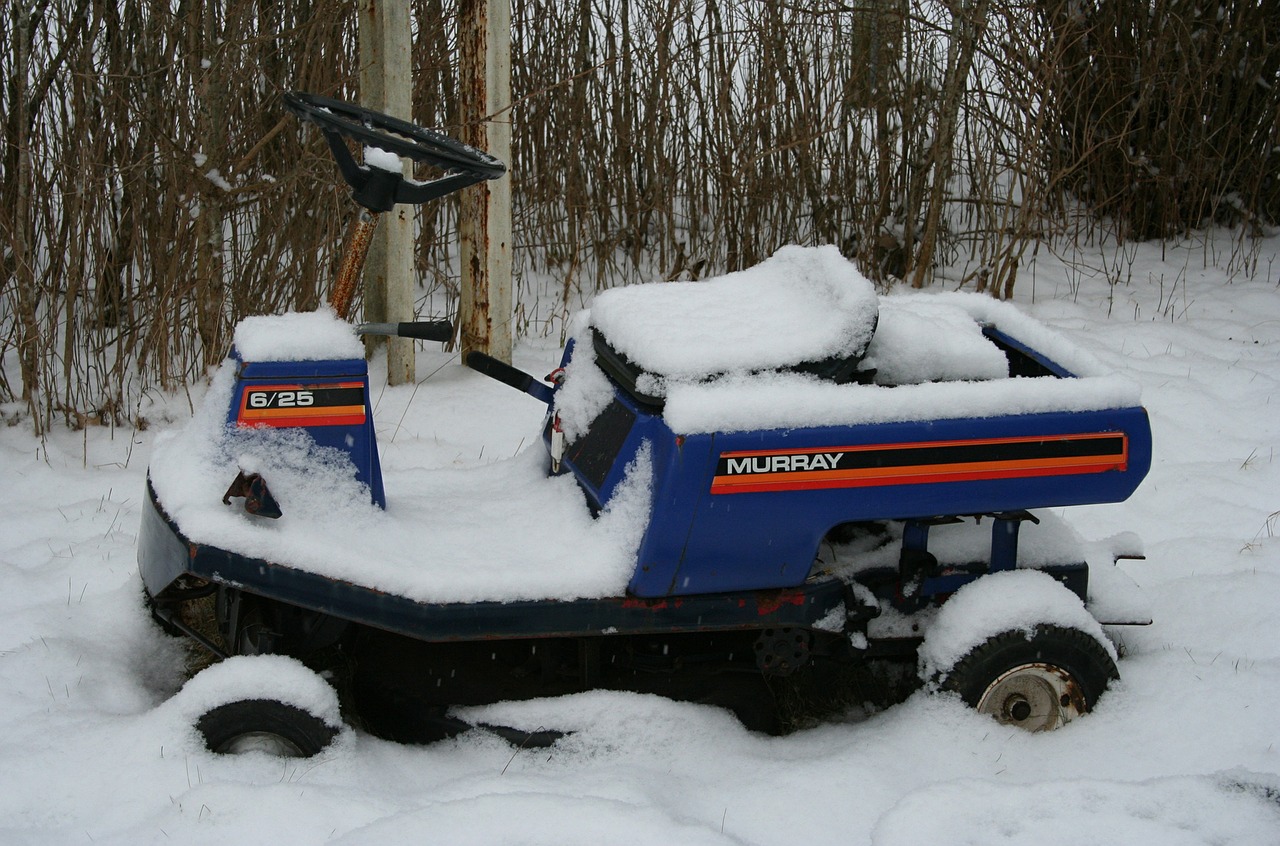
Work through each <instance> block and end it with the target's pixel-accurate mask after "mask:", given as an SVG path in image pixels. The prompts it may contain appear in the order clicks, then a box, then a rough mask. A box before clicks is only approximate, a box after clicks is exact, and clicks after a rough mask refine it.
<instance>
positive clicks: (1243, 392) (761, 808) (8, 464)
mask: <svg viewBox="0 0 1280 846" xmlns="http://www.w3.org/2000/svg"><path fill="white" fill-rule="evenodd" d="M1230 251H1231V243H1230V238H1229V236H1228V235H1226V234H1221V235H1219V236H1218V238H1217V240H1216V241H1215V242H1211V243H1206V241H1205V240H1204V239H1203V238H1201V239H1197V240H1194V241H1192V242H1188V243H1187V244H1185V245H1182V246H1180V247H1178V248H1176V249H1174V248H1170V249H1167V250H1162V248H1161V247H1160V246H1158V245H1143V246H1139V247H1137V248H1134V247H1130V248H1128V253H1127V255H1123V256H1121V258H1120V261H1118V262H1117V260H1116V258H1115V256H1113V255H1111V254H1109V253H1106V252H1100V251H1098V250H1097V249H1096V248H1095V249H1093V250H1092V251H1091V252H1089V253H1087V254H1085V255H1081V256H1077V257H1076V258H1075V260H1074V261H1073V262H1072V263H1070V264H1063V263H1062V262H1060V261H1058V260H1056V259H1052V258H1050V259H1046V258H1044V257H1043V256H1042V258H1041V259H1040V261H1039V263H1038V265H1037V266H1036V267H1035V268H1034V269H1032V268H1028V269H1027V270H1026V271H1025V272H1024V273H1023V275H1022V277H1021V278H1020V280H1019V282H1018V298H1017V301H1018V303H1019V305H1020V306H1021V307H1022V308H1023V309H1024V310H1025V311H1027V312H1028V313H1029V314H1031V315H1033V316H1035V317H1037V318H1038V319H1040V320H1041V321H1043V322H1045V323H1047V324H1049V325H1050V326H1052V327H1054V328H1056V329H1057V330H1059V331H1060V332H1062V333H1063V334H1065V335H1066V336H1067V337H1068V338H1070V339H1071V340H1073V341H1074V342H1075V343H1077V344H1078V345H1080V346H1082V347H1084V348H1086V349H1088V350H1089V351H1091V352H1092V353H1093V354H1094V355H1096V356H1097V357H1098V358H1099V359H1101V360H1102V361H1103V363H1104V364H1106V365H1107V366H1108V367H1110V368H1112V369H1114V370H1115V371H1117V372H1120V373H1123V374H1127V375H1129V376H1130V377H1132V378H1135V379H1137V380H1138V381H1139V382H1140V383H1141V386H1142V392H1143V402H1144V404H1145V405H1146V407H1147V408H1148V409H1149V411H1150V413H1151V425H1152V429H1153V437H1154V441H1155V457H1154V461H1153V465H1152V469H1151V473H1150V475H1149V476H1148V478H1147V480H1146V482H1144V484H1143V485H1142V487H1140V488H1139V490H1138V492H1137V493H1136V494H1135V495H1134V496H1133V497H1132V498H1131V499H1130V500H1129V501H1128V502H1126V503H1121V504H1117V505H1107V506H1092V507H1084V508H1074V509H1067V510H1066V512H1065V516H1066V518H1067V519H1068V520H1069V521H1070V522H1071V523H1072V524H1073V525H1074V526H1075V527H1076V528H1077V529H1078V530H1079V531H1080V532H1081V533H1082V534H1084V535H1085V536H1086V537H1087V538H1103V537H1107V536H1110V535H1113V534H1116V533H1117V532H1121V531H1126V530H1131V531H1134V532H1137V533H1138V534H1139V535H1140V536H1141V537H1142V538H1143V540H1144V541H1145V544H1146V552H1147V556H1148V557H1147V560H1146V561H1127V562H1122V566H1123V567H1124V569H1125V570H1126V571H1127V572H1128V573H1129V574H1130V575H1132V576H1133V577H1134V579H1136V580H1137V581H1138V582H1139V583H1140V584H1141V585H1142V586H1143V588H1144V589H1145V590H1146V592H1147V594H1148V596H1149V598H1150V599H1151V601H1152V604H1153V609H1154V613H1155V623H1154V625H1152V626H1150V627H1148V628H1142V629H1128V630H1125V631H1123V632H1113V635H1115V636H1117V638H1118V640H1119V641H1120V647H1121V650H1122V653H1123V658H1122V660H1121V661H1120V664H1119V667H1120V672H1121V675H1122V677H1123V678H1122V680H1121V681H1120V682H1119V683H1117V684H1115V685H1113V686H1112V688H1111V690H1110V691H1109V692H1108V693H1107V694H1105V695H1104V696H1103V698H1102V700H1101V701H1100V703H1099V705H1098V708H1097V709H1096V711H1095V712H1094V713H1093V714H1090V715H1088V716H1086V717H1085V718H1083V719H1081V720H1078V721H1077V722H1075V723H1072V724H1071V725H1069V726H1067V727H1066V728H1065V729H1063V730H1061V731H1058V732H1055V733H1052V734H1047V735H1028V734H1025V733H1022V732H1019V731H1017V730H1013V729H1004V728H1000V727H998V726H997V725H996V724H995V723H994V722H993V721H991V720H989V719H986V718H981V717H978V716H977V715H975V714H974V713H972V712H971V711H970V710H969V709H967V708H966V707H965V706H963V705H962V704H960V703H959V701H958V700H952V699H948V698H945V697H939V696H928V695H924V694H917V695H916V696H914V697H912V698H911V699H910V700H908V701H907V702H906V703H904V704H902V705H898V706H895V707H893V708H890V709H888V710H886V711H882V712H880V713H877V714H874V715H872V716H870V717H866V716H865V715H863V714H861V713H859V714H858V715H856V716H854V715H851V716H850V717H849V718H848V719H847V720H845V721H833V722H828V723H826V724H824V725H821V726H819V727H816V728H812V729H808V730H804V731H801V732H798V733H796V734H793V735H790V736H787V737H780V738H779V737H766V736H761V735H755V734H752V733H749V732H747V731H745V730H744V729H742V728H741V727H740V726H739V725H738V724H737V722H736V721H735V720H734V719H733V718H732V717H731V716H730V715H729V714H728V713H726V712H723V711H720V710H717V709H715V708H711V707H706V706H698V705H691V704H687V703H676V702H671V701H667V700H664V699H660V698H657V697H652V696H641V695H632V694H621V693H608V692H596V693H589V694H582V695H578V696H572V697H568V698H564V699H554V700H539V701H534V702H523V703H511V704H503V705H496V706H490V707H487V708H483V709H473V711H472V714H471V715H472V716H479V715H483V717H484V718H485V719H487V720H489V721H492V722H500V723H505V724H507V725H512V726H517V727H522V728H528V729H535V728H538V727H540V726H543V727H554V728H559V729H566V730H571V731H572V734H571V735H569V736H568V737H566V738H564V739H562V740H561V741H559V742H558V743H557V744H556V745H555V746H554V747H553V748H551V749H538V750H534V749H529V750H516V749H515V748H513V747H512V746H510V745H508V744H507V743H505V742H504V741H502V740H499V739H497V738H495V737H493V736H490V735H487V734H483V733H480V732H472V733H469V734H466V735H464V736H462V737H459V738H457V739H455V740H452V741H448V742H443V743H439V744H436V745H433V746H429V747H408V746H401V745H397V744H393V743H388V742H384V741H382V740H379V739H376V738H374V737H371V736H369V735H367V734H363V733H359V732H354V731H350V730H348V731H345V732H344V733H343V734H341V735H340V736H339V738H338V740H337V741H336V742H335V743H334V744H333V745H332V746H331V747H330V748H329V749H327V750H326V751H325V752H324V753H322V754H321V755H319V756H317V757H315V758H312V759H307V760H301V761H298V760H279V759H274V758H268V757H265V756H260V755H250V756H244V757H234V758H233V757H224V756H216V755H213V754H211V753H209V752H207V751H205V750H204V749H203V747H202V745H201V744H200V742H199V741H198V739H197V738H196V737H195V735H194V732H193V731H192V730H191V729H190V728H189V726H188V720H187V713H186V707H187V705H189V702H190V699H191V696H192V692H191V691H190V690H188V691H187V693H186V694H185V695H181V696H177V697H176V698H175V696H174V694H175V693H176V692H177V691H179V690H180V689H181V688H182V685H183V683H184V681H185V677H184V671H183V661H184V656H183V652H182V649H181V647H180V646H179V645H178V643H177V642H176V641H174V640H172V639H170V638H168V637H166V636H165V635H164V634H162V633H161V631H160V630H159V629H158V628H157V627H155V626H154V625H153V624H152V623H151V621H150V619H149V617H148V616H147V614H146V613H145V611H144V609H143V607H142V603H141V593H140V586H139V582H138V579H137V574H136V564H135V560H134V556H135V551H134V547H135V543H136V539H137V531H138V521H139V516H140V513H141V512H140V504H141V501H142V496H143V480H144V477H145V470H146V466H147V462H148V459H149V455H150V452H151V447H152V443H153V439H154V437H155V435H156V433H157V432H160V431H163V430H165V429H167V428H171V427H174V426H180V425H182V424H183V423H184V421H185V420H186V419H187V418H189V416H190V404H189V403H194V402H198V400H199V393H200V391H201V390H202V389H198V388H196V387H193V388H192V389H191V395H190V398H189V397H188V396H187V395H185V394H183V395H177V396H173V397H167V398H157V399H156V401H155V403H154V405H153V406H151V407H149V408H147V409H144V413H145V414H146V415H147V417H148V418H149V420H150V421H151V426H150V427H149V428H148V429H147V430H146V431H144V432H133V431H128V430H120V429H117V430H114V431H112V430H109V429H105V428H92V429H88V430H86V431H84V432H74V433H73V432H67V431H62V430H58V431H55V432H54V433H52V434H51V435H50V436H49V437H48V438H47V439H46V440H45V441H44V442H40V441H38V440H36V439H34V438H33V437H32V436H31V434H30V429H29V426H28V425H27V423H26V421H22V420H21V419H19V420H18V423H17V425H12V426H9V427H5V428H0V472H2V473H3V475H2V477H0V478H3V480H4V483H5V484H4V485H3V488H2V489H0V843H3V844H62V843H118V844H150V843H183V844H200V843H209V844H215V843H216V844H219V845H220V846H225V844H237V846H240V844H256V843H272V844H279V843H288V844H300V843H339V844H393V843H432V844H435V843H440V844H547V846H561V845H562V844H592V846H595V844H664V846H665V845H666V844H804V846H817V844H875V846H916V844H997V845H998V844H1005V843H1008V844H1013V843H1019V844H1024V843H1028V842H1034V843H1037V844H1039V846H1052V844H1064V846H1065V844H1073V846H1074V844H1079V843H1087V844H1148V843H1149V844H1161V846H1183V844H1186V845H1187V846H1191V844H1195V846H1210V844H1214V846H1216V845H1217V844H1231V846H1236V844H1241V845H1242V846H1252V844H1259V846H1261V844H1277V843H1280V748H1277V742H1278V741H1280V727H1277V726H1278V722H1277V720H1276V719H1275V717H1274V716H1273V715H1272V713H1271V706H1272V704H1273V703H1274V702H1275V701H1276V699H1280V638H1278V637H1277V633H1280V537H1276V535H1277V534H1280V462H1277V461H1276V458H1277V456H1276V455H1275V451H1276V448H1277V447H1278V446H1280V408H1277V407H1276V404H1280V238H1276V237H1273V238H1271V239H1270V240H1268V241H1266V242H1265V243H1264V245H1263V249H1262V251H1261V252H1260V254H1259V255H1258V256H1257V272H1256V273H1255V274H1254V275H1253V278H1251V279H1250V278H1247V277H1246V275H1245V274H1243V273H1240V272H1239V265H1238V259H1237V263H1236V265H1235V266H1234V267H1228V265H1229V264H1230ZM1106 268H1112V269H1113V270H1114V269H1116V268H1120V272H1121V273H1122V274H1123V276H1124V277H1125V280H1124V281H1122V282H1121V283H1120V284H1119V285H1117V286H1114V287H1112V286H1111V285H1110V284H1109V283H1108V279H1107V274H1106V272H1105V269H1106ZM557 359H558V350H555V349H552V348H551V347H549V346H545V345H544V346H537V345H525V346H523V347H522V348H521V349H520V350H519V352H518V355H517V362H516V363H517V364H518V365H520V366H522V367H523V368H525V369H526V370H529V371H530V372H533V373H535V374H537V375H541V374H542V373H545V372H547V371H548V370H550V369H551V367H553V366H554V364H555V362H556V361H557ZM418 374H419V376H420V377H421V378H422V382H421V383H420V384H418V385H417V386H415V387H406V388H398V389H394V390H392V389H387V390H385V391H383V392H381V394H380V396H378V397H377V405H376V414H377V415H378V438H379V444H380V447H381V449H382V463H383V467H384V468H385V469H386V471H387V475H386V479H387V495H388V499H389V500H391V501H394V498H395V496H396V489H397V483H398V480H403V479H407V476H406V475H405V474H411V473H420V472H424V471H428V470H431V469H439V468H450V469H460V468H467V467H475V466H479V465H485V464H488V463H491V462H492V461H494V460H498V459H503V458H507V457H510V456H512V455H514V454H516V453H517V452H519V451H520V450H521V449H522V448H524V447H527V446H528V445H529V444H530V443H532V442H533V441H534V439H535V437H536V432H537V429H538V425H539V420H540V415H541V412H542V406H541V404H540V403H538V402H536V401H534V400H532V399H529V398H527V397H524V396H522V395H520V394H518V393H516V392H515V391H512V390H510V389H509V388H505V387H503V386H501V385H499V384H497V383H494V382H491V381H488V380H486V379H484V377H481V376H479V375H477V374H474V373H471V372H469V371H466V370H464V369H462V368H461V367H459V366H458V365H457V363H456V361H454V360H450V359H449V357H448V356H446V355H443V354H440V353H436V352H423V353H420V356H419V361H418ZM4 411H5V417H6V419H8V420H12V419H14V416H15V410H14V409H12V408H7V409H4ZM1273 697H1276V699H1273Z"/></svg>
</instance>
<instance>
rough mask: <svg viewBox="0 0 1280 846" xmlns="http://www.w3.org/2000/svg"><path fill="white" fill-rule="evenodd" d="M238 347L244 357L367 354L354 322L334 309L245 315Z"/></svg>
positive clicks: (272, 358) (269, 358)
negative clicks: (354, 327)
mask: <svg viewBox="0 0 1280 846" xmlns="http://www.w3.org/2000/svg"><path fill="white" fill-rule="evenodd" d="M235 345H236V351H237V352H239V353H240V357H241V358H242V359H244V360H245V361H324V360H327V359H345V358H364V345H363V344H361V343H360V339H359V338H357V337H356V333H355V331H354V330H353V329H352V328H351V324H350V323H348V322H346V321H345V320H340V319H339V318H338V316H337V315H336V314H334V313H333V309H331V308H329V307H328V306H321V307H320V308H319V309H317V310H316V311H307V312H296V311H295V312H289V313H288V314H280V315H259V316H257V317H246V318H245V319H244V320H242V321H240V324H239V325H238V326H236V334H235Z"/></svg>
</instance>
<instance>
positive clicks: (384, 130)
mask: <svg viewBox="0 0 1280 846" xmlns="http://www.w3.org/2000/svg"><path fill="white" fill-rule="evenodd" d="M284 105H285V108H287V109H288V110H289V111H291V112H293V113H294V114H295V115H297V116H298V117H299V118H301V119H302V120H304V121H307V122H308V123H313V124H315V125H316V126H317V127H319V128H320V130H321V131H322V132H324V135H325V140H326V141H328V142H329V149H330V150H331V151H332V152H333V157H334V158H335V159H336V160H337V162H338V169H339V170H340V171H341V172H342V176H343V178H344V179H345V180H346V181H347V184H349V185H350V186H351V188H352V197H353V198H354V199H355V201H356V202H357V203H359V204H360V205H362V206H364V207H365V208H367V209H369V210H370V211H375V212H385V211H390V210H391V209H392V208H394V207H395V205H396V204H397V203H411V204H414V205H417V204H419V203H425V202H427V201H428V200H434V199H436V198H437V197H443V196H444V195H445V194H449V193H451V192H453V191H457V190H458V189H460V188H465V187H467V186H468V185H474V184H476V183H477V182H483V181H484V180H486V179H497V178H498V177H500V176H502V175H503V174H504V173H506V172H507V168H506V165H504V164H503V163H502V162H500V161H498V160H497V159H495V158H494V157H493V156H490V155H489V154H488V153H484V152H481V151H480V150H477V149H475V148H474V147H470V146H468V145H466V144H463V143H461V142H460V141H455V140H454V139H452V138H450V137H448V136H447V135H442V134H440V133H438V132H433V131H432V130H430V129H424V128H422V127H420V126H414V125H413V124H411V123H409V122H407V121H403V120H400V119H398V118H394V117H391V116H390V115H384V114H382V113H380V112H375V111H371V110H370V109H366V108H362V107H360V106H355V105H352V104H350V103H344V102H342V101H340V100H333V99H330V98H328V97H321V96H319V95H316V94H305V93H303V92H301V91H291V92H289V93H288V94H285V96H284ZM343 138H350V139H352V140H353V141H356V142H358V143H360V144H363V145H365V146H367V147H376V148H377V149H379V150H384V151H386V152H388V153H394V154H395V155H397V156H403V157H404V158H407V159H412V160H413V161H416V162H425V163H427V164H430V165H433V166H435V167H438V168H441V169H442V170H444V171H445V175H444V176H442V177H440V178H439V179H434V180H431V181H429V182H415V181H413V180H410V179H405V178H404V176H403V175H402V174H400V173H398V172H395V171H390V170H384V169H382V168H380V167H376V166H369V165H361V164H358V163H357V162H356V160H355V158H354V157H353V156H352V155H351V151H350V150H348V149H347V145H346V143H345V142H344V141H343V140H342V139H343Z"/></svg>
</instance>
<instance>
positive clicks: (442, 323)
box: [356, 320, 453, 343]
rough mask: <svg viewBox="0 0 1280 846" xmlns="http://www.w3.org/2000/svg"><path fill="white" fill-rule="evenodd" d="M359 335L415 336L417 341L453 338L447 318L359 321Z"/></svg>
mask: <svg viewBox="0 0 1280 846" xmlns="http://www.w3.org/2000/svg"><path fill="white" fill-rule="evenodd" d="M356 332H358V333H360V334H361V335H389V336H391V337H393V338H416V339H418V340H419V341H440V342H441V343H447V342H449V341H451V340H453V324H452V323H450V322H449V321H447V320H420V321H418V322H416V323H361V324H360V325H359V326H357V327H356Z"/></svg>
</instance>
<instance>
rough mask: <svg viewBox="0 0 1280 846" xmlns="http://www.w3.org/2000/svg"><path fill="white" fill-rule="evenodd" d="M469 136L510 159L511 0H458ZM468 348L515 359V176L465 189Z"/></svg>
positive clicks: (463, 305)
mask: <svg viewBox="0 0 1280 846" xmlns="http://www.w3.org/2000/svg"><path fill="white" fill-rule="evenodd" d="M458 42H459V56H458V60H459V73H458V76H459V84H458V89H459V91H458V93H459V97H460V98H461V106H462V108H461V115H462V121H463V134H462V137H463V140H464V141H465V142H466V143H468V144H470V145H471V146H473V147H477V148H479V149H481V150H484V151H485V152H487V153H489V154H491V155H493V156H496V157H497V158H499V159H501V160H502V161H504V162H507V163H508V166H510V162H511V111H510V109H511V0H460V2H459V9H458ZM461 202H462V205H461V219H460V220H459V226H458V229H459V234H460V236H461V257H462V291H461V297H460V305H459V314H458V323H459V324H460V331H461V340H462V352H463V355H465V354H466V353H468V352H471V351H473V350H475V351H478V352H484V353H488V354H489V355H491V356H493V357H494V358H497V359H500V360H502V361H505V362H507V363H510V362H511V343H512V325H511V319H512V306H511V177H510V176H507V177H506V178H503V179H496V180H493V181H491V182H488V181H487V182H481V183H480V184H479V185H476V186H474V187H471V188H468V189H466V190H465V191H463V192H462V201H461Z"/></svg>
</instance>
